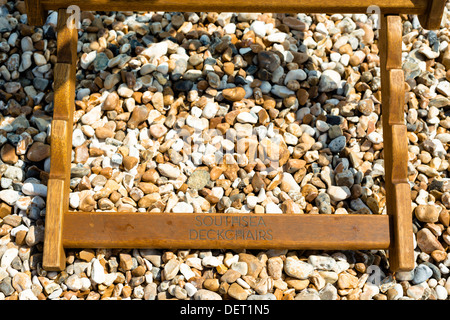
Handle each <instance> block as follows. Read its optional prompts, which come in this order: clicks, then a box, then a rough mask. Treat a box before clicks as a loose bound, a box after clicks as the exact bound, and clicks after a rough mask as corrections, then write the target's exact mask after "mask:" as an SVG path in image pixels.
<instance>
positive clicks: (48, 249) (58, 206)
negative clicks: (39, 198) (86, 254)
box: [42, 179, 68, 271]
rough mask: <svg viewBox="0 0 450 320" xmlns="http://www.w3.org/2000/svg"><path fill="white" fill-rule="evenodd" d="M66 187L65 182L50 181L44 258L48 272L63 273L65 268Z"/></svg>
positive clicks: (43, 261)
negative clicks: (64, 224)
mask: <svg viewBox="0 0 450 320" xmlns="http://www.w3.org/2000/svg"><path fill="white" fill-rule="evenodd" d="M66 187H67V186H66V185H65V183H64V180H61V179H49V180H48V184H47V209H46V214H45V238H44V254H43V257H42V266H43V267H44V269H45V270H48V271H61V270H64V268H65V259H66V257H65V252H64V247H63V223H64V210H65V208H66V205H68V203H67V202H66V201H65V200H64V197H65V189H66Z"/></svg>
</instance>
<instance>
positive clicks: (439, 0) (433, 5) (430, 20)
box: [419, 0, 447, 30]
mask: <svg viewBox="0 0 450 320" xmlns="http://www.w3.org/2000/svg"><path fill="white" fill-rule="evenodd" d="M428 3H429V6H428V9H427V11H426V13H425V14H421V15H419V21H420V24H421V25H422V28H424V29H428V30H436V29H439V28H440V25H441V21H442V16H443V15H444V9H445V5H446V3H447V0H429V1H428Z"/></svg>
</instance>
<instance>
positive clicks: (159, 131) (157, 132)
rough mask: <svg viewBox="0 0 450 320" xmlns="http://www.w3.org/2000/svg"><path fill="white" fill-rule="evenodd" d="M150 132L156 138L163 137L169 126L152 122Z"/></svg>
mask: <svg viewBox="0 0 450 320" xmlns="http://www.w3.org/2000/svg"><path fill="white" fill-rule="evenodd" d="M149 131H150V134H151V135H152V136H153V137H155V138H156V139H158V138H161V137H162V136H164V135H165V134H166V133H167V127H166V126H164V125H163V124H152V125H151V126H150V129H149Z"/></svg>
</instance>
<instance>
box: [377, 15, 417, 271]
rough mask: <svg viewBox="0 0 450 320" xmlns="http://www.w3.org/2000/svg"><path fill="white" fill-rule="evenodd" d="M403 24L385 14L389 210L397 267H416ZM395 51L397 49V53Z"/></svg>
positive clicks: (382, 43) (383, 42)
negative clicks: (405, 115) (402, 54)
mask: <svg viewBox="0 0 450 320" xmlns="http://www.w3.org/2000/svg"><path fill="white" fill-rule="evenodd" d="M401 26H402V24H401V18H400V17H399V16H386V15H383V16H382V18H381V29H380V63H381V65H380V69H381V98H382V107H381V112H382V125H383V141H384V142H383V146H384V147H383V154H384V171H385V189H386V210H387V214H388V215H389V216H391V217H392V224H391V231H392V232H391V235H392V241H391V245H390V247H389V258H390V266H391V270H393V271H402V270H411V269H412V268H414V252H413V237H412V213H411V192H410V186H409V183H408V172H407V164H408V152H407V146H408V140H407V136H406V132H407V130H406V125H405V122H404V107H405V103H404V96H405V93H404V77H403V70H402V69H401V67H402V63H401V59H399V58H398V52H400V53H401V50H400V48H401V46H398V44H399V43H400V44H401V36H402V32H401V30H402V27H401ZM393 52H394V53H393Z"/></svg>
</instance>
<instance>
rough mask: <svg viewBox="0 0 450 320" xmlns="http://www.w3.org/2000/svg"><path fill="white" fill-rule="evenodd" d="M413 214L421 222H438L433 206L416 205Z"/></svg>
mask: <svg viewBox="0 0 450 320" xmlns="http://www.w3.org/2000/svg"><path fill="white" fill-rule="evenodd" d="M414 214H415V216H416V218H417V219H418V220H419V221H421V222H430V223H434V222H437V221H438V220H439V211H438V208H437V207H436V206H435V205H418V206H417V207H416V208H415V209H414Z"/></svg>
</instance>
